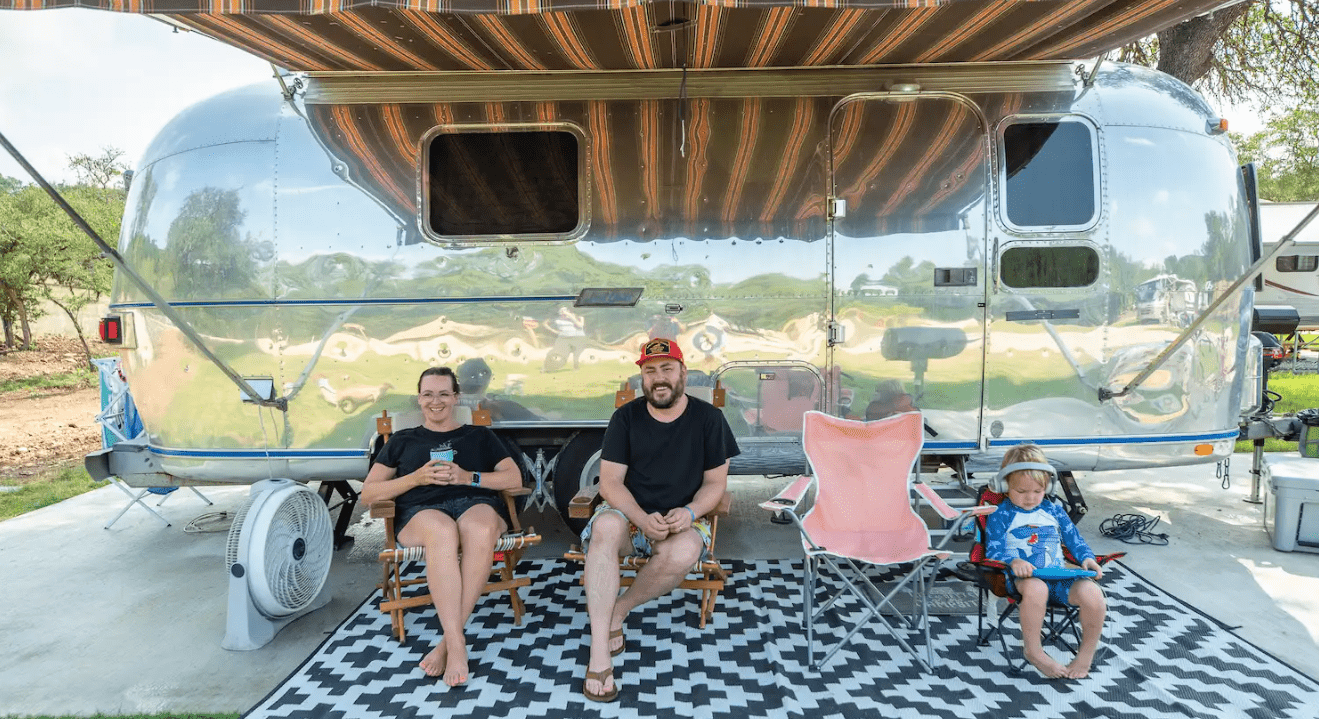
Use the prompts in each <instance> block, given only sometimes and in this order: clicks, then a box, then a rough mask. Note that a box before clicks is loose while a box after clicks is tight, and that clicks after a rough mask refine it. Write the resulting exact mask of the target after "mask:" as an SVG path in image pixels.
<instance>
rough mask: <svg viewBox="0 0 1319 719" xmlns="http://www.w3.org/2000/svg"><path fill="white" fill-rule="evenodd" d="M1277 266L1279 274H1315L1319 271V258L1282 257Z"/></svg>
mask: <svg viewBox="0 0 1319 719" xmlns="http://www.w3.org/2000/svg"><path fill="white" fill-rule="evenodd" d="M1275 264H1276V265H1277V267H1278V271H1279V272H1314V271H1315V270H1316V269H1319V256H1316V255H1281V256H1279V257H1278V259H1277V260H1276V261H1275Z"/></svg>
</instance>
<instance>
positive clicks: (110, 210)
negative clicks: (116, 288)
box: [0, 150, 126, 365]
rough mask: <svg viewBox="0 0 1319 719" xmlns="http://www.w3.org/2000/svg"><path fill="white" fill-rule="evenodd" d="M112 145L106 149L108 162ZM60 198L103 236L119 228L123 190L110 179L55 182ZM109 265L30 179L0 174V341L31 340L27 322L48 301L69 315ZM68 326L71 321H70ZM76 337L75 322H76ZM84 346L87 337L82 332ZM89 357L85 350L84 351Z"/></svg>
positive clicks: (100, 290)
mask: <svg viewBox="0 0 1319 719" xmlns="http://www.w3.org/2000/svg"><path fill="white" fill-rule="evenodd" d="M116 152H117V151H113V150H111V151H107V154H106V156H105V157H107V158H110V159H109V162H111V163H113V162H114V161H115V158H116V156H115V155H114V153H116ZM58 189H59V190H60V192H61V194H62V195H63V196H64V198H65V200H66V201H68V203H69V204H70V205H71V206H72V207H73V208H74V209H75V210H76V211H77V212H78V214H80V215H82V217H83V219H85V220H86V221H87V223H88V224H89V225H90V226H91V227H92V228H93V229H94V230H96V232H97V233H98V234H100V235H101V237H102V238H109V239H108V240H107V241H109V242H113V241H114V239H115V238H116V237H117V236H118V235H119V222H120V218H121V216H122V215H123V209H124V201H125V199H126V193H125V191H124V190H123V189H120V188H116V187H100V186H93V185H72V186H65V187H61V188H58ZM113 270H114V268H113V266H112V265H111V264H110V262H109V261H108V260H106V259H105V258H103V257H102V255H101V250H100V248H99V247H98V246H97V245H96V243H95V242H93V241H92V240H91V238H89V237H87V235H85V234H84V233H83V232H82V231H81V230H80V229H78V227H77V226H76V225H75V224H74V223H73V221H72V220H71V219H69V217H68V216H67V215H65V214H64V212H63V210H61V209H60V208H59V206H58V205H56V204H55V202H54V201H53V200H52V199H51V198H50V197H49V196H48V195H47V194H46V192H45V191H44V190H42V189H41V188H40V187H38V186H36V185H23V184H20V183H18V182H17V181H15V180H11V179H10V178H3V179H2V180H0V319H3V321H4V323H5V329H6V332H5V345H6V346H8V347H13V346H15V345H16V344H18V342H17V338H16V337H15V336H14V333H13V332H12V329H11V328H13V327H14V326H15V325H17V326H18V327H20V328H21V331H22V344H23V345H24V346H26V345H30V344H31V341H32V336H31V331H30V329H29V323H30V321H31V320H33V319H35V318H37V317H38V316H40V314H41V312H42V310H41V305H42V303H43V302H44V301H47V300H48V301H51V302H53V303H54V304H55V305H56V306H57V307H59V308H60V309H62V310H63V311H64V312H65V313H66V314H68V315H69V316H70V317H71V318H76V317H77V313H78V311H79V310H81V309H82V308H83V307H85V306H86V305H88V304H90V303H92V302H95V301H96V300H98V299H100V297H101V296H102V295H104V294H106V293H107V292H109V291H110V283H111V281H112V278H113ZM74 324H75V326H77V322H76V321H75V323H74ZM78 332H79V336H80V337H81V334H82V329H81V327H78ZM83 346H84V349H86V340H85V338H83ZM87 357H88V363H89V365H90V362H91V354H90V351H88V354H87Z"/></svg>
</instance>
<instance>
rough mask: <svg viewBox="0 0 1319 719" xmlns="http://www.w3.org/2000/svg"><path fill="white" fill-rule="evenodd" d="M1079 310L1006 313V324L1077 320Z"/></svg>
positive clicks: (1079, 313) (1079, 314)
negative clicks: (1029, 321)
mask: <svg viewBox="0 0 1319 719" xmlns="http://www.w3.org/2000/svg"><path fill="white" fill-rule="evenodd" d="M1079 319H1081V310H1017V311H1014V312H1009V313H1007V320H1008V322H1026V321H1028V320H1079Z"/></svg>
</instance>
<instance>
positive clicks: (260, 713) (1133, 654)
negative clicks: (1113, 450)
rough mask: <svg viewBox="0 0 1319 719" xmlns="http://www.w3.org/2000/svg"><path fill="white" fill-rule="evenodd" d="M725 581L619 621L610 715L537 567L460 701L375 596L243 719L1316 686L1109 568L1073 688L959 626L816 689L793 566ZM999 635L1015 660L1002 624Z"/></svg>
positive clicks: (1166, 702)
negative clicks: (621, 636) (922, 654)
mask: <svg viewBox="0 0 1319 719" xmlns="http://www.w3.org/2000/svg"><path fill="white" fill-rule="evenodd" d="M725 566H726V567H730V568H731V570H732V572H731V581H730V583H729V586H728V587H726V588H725V590H724V593H723V595H722V596H721V597H720V600H719V604H718V608H717V610H716V613H715V617H714V619H713V621H712V622H710V623H709V624H707V626H706V628H705V629H704V630H701V629H697V627H696V620H697V610H696V604H697V596H698V595H697V594H696V593H695V592H687V591H679V592H674V593H673V594H671V595H669V596H667V597H664V598H661V599H660V600H657V601H655V602H652V603H650V604H649V605H646V606H644V607H642V608H641V609H639V610H637V611H636V612H634V613H633V615H632V616H631V618H629V620H628V625H627V651H626V652H625V653H623V654H622V655H621V656H619V657H617V658H616V659H615V664H614V667H615V668H614V673H615V681H616V682H617V684H618V685H619V687H620V690H621V693H620V696H619V701H618V702H616V703H613V704H597V703H594V702H588V701H587V700H586V699H585V698H583V697H582V695H581V685H582V676H583V673H584V668H585V665H586V656H587V639H588V632H587V622H586V608H585V600H584V597H583V593H582V587H581V585H580V584H578V576H579V571H580V565H578V564H569V563H566V562H563V561H560V560H536V561H526V562H523V564H522V566H521V567H520V569H521V570H522V571H521V573H523V574H526V575H528V576H530V577H531V578H532V586H531V587H529V588H527V589H525V590H523V597H524V599H525V600H526V603H527V613H526V614H525V615H524V617H523V625H522V626H521V627H516V626H514V625H513V622H512V610H511V609H510V608H509V605H508V600H507V594H503V595H486V596H484V597H482V599H481V601H480V603H479V604H478V605H477V607H476V611H475V612H474V613H473V615H472V618H471V620H470V623H469V624H468V631H467V639H468V643H469V650H468V651H469V663H468V665H469V668H470V673H471V678H470V679H469V681H468V684H467V686H466V687H462V688H458V689H453V690H451V689H449V688H448V687H446V686H445V685H444V683H443V682H441V681H440V680H438V679H434V678H431V677H427V676H425V674H423V673H422V671H421V670H420V669H419V668H417V662H419V661H420V660H421V658H422V656H424V655H425V654H426V652H428V651H430V648H431V646H432V645H433V643H434V641H435V639H436V637H437V636H438V631H439V624H438V620H437V619H436V618H435V614H434V612H433V611H429V610H414V611H412V612H409V613H408V615H407V622H408V635H409V640H408V644H406V645H400V644H399V643H398V642H397V641H396V640H394V639H393V637H392V636H391V635H390V631H389V618H388V616H386V615H384V614H382V613H380V612H379V611H378V610H377V609H376V603H377V601H378V598H379V597H378V595H377V596H374V597H372V598H370V599H369V600H368V601H366V602H365V603H363V605H362V606H361V607H359V608H358V610H357V611H356V612H354V614H353V615H352V616H350V617H349V618H348V619H347V620H345V622H344V623H343V624H342V625H341V626H340V627H339V628H338V630H337V631H335V633H334V634H333V635H332V636H331V637H330V638H329V639H327V640H326V641H325V643H324V644H322V645H321V647H320V648H319V649H317V651H316V652H315V654H313V655H312V656H311V657H310V658H309V659H308V660H307V661H306V662H304V663H303V665H302V666H301V667H299V668H298V669H297V671H295V672H294V673H293V674H292V675H291V676H289V678H288V679H287V680H285V681H284V682H283V683H282V684H281V685H280V686H279V687H277V688H276V689H275V690H274V691H272V692H271V693H270V695H269V696H267V697H266V698H265V699H263V700H262V701H261V702H259V703H258V704H257V705H256V706H255V707H253V708H252V709H251V710H250V711H249V712H248V713H247V714H245V715H244V717H245V719H275V718H281V719H283V718H287V719H327V718H335V717H343V718H352V719H357V718H359V717H360V718H363V719H376V718H379V719H397V718H402V717H407V718H411V717H419V718H420V717H469V716H471V717H519V718H521V717H536V718H539V717H546V718H547V719H548V718H553V719H558V718H559V717H565V716H578V715H583V714H589V715H591V716H596V715H598V716H602V717H647V718H649V717H657V718H658V717H663V718H665V719H668V718H669V717H672V716H682V717H730V718H732V717H784V718H787V717H811V718H812V719H814V718H815V717H871V716H873V717H884V718H885V719H888V718H891V717H913V718H916V717H919V718H924V717H949V718H951V717H959V718H961V717H971V716H976V717H979V716H992V717H1023V718H1034V717H1038V718H1039V719H1058V718H1062V719H1082V718H1091V717H1093V718H1096V719H1099V718H1102V719H1120V718H1123V717H1131V718H1132V719H1162V718H1164V717H1197V718H1204V719H1234V718H1237V717H1241V718H1250V719H1286V718H1295V719H1305V718H1309V719H1313V718H1314V717H1316V716H1319V683H1316V682H1315V681H1314V680H1313V679H1311V678H1309V677H1307V676H1305V675H1303V674H1301V673H1299V672H1298V671H1296V670H1294V669H1292V668H1291V667H1289V666H1287V665H1286V664H1284V663H1282V662H1280V661H1278V660H1277V659H1275V658H1273V657H1272V656H1270V655H1269V654H1267V653H1265V652H1264V651H1262V650H1260V649H1258V648H1257V647H1255V646H1253V645H1251V644H1249V643H1247V642H1245V641H1243V640H1242V639H1240V638H1238V637H1237V636H1235V635H1234V634H1232V632H1230V631H1228V630H1227V629H1224V628H1223V627H1221V626H1219V625H1218V624H1217V623H1215V622H1214V621H1213V620H1211V619H1209V618H1207V617H1206V616H1204V615H1202V614H1200V613H1199V612H1197V611H1195V610H1194V609H1193V608H1191V607H1189V606H1187V605H1186V604H1184V603H1182V602H1181V601H1180V600H1177V599H1175V598H1173V597H1171V596H1169V595H1168V594H1167V593H1165V592H1163V591H1162V590H1160V589H1159V588H1157V587H1155V586H1154V585H1152V584H1150V583H1149V582H1146V581H1144V580H1143V579H1141V578H1140V577H1138V576H1136V575H1134V574H1133V573H1132V572H1131V571H1130V570H1128V569H1127V568H1126V567H1123V566H1121V565H1120V564H1117V565H1109V568H1108V570H1107V571H1106V572H1105V576H1104V581H1103V584H1104V590H1105V593H1106V595H1107V597H1108V604H1109V609H1108V619H1107V621H1106V622H1105V625H1104V638H1103V641H1102V644H1101V649H1100V653H1099V656H1098V657H1097V659H1096V661H1095V665H1094V667H1093V668H1092V669H1091V673H1090V676H1089V677H1087V678H1086V679H1082V680H1077V681H1046V680H1044V679H1042V678H1040V677H1039V676H1038V674H1036V673H1035V672H1034V671H1032V670H1029V669H1028V670H1027V671H1026V672H1024V673H1023V674H1022V675H1020V676H1014V675H1011V674H1009V673H1008V670H1007V667H1006V665H1005V663H1004V660H1003V656H1002V654H1001V652H1000V649H999V646H998V643H997V642H994V643H993V644H991V645H990V646H986V647H979V646H976V645H975V637H976V617H975V616H965V615H941V616H933V617H931V624H932V629H931V632H932V637H933V643H934V646H935V647H936V648H937V650H938V651H939V659H938V662H939V667H938V669H937V670H936V672H935V673H933V674H930V673H927V672H924V671H922V670H921V668H920V665H919V664H917V663H916V662H914V661H913V659H912V658H911V656H910V655H907V654H906V653H904V652H903V651H902V650H901V649H900V648H899V647H898V645H897V643H896V642H894V641H893V639H892V638H891V637H889V636H887V635H886V634H885V633H884V632H883V630H882V629H879V630H876V629H875V628H873V627H872V628H867V629H865V630H862V631H861V632H860V633H858V634H857V636H855V637H853V638H852V639H851V640H850V641H849V642H848V644H847V645H846V646H845V647H844V648H843V649H842V650H840V651H839V652H838V653H837V654H836V655H834V657H833V658H832V659H831V660H830V661H829V663H828V664H827V665H825V667H824V669H823V670H822V671H821V672H820V673H818V674H816V673H813V672H811V671H809V670H808V669H806V668H805V667H804V666H803V662H802V659H803V655H804V652H803V650H802V647H803V645H804V643H805V638H804V634H803V633H802V632H801V630H800V621H799V616H800V598H801V562H800V561H789V560H774V561H755V562H725ZM948 581H958V580H956V579H952V580H948ZM1009 631H1010V632H1011V634H1010V636H1009V644H1010V646H1011V647H1012V649H1013V651H1014V657H1015V656H1016V654H1017V652H1019V646H1020V644H1019V642H1020V640H1019V636H1020V635H1019V634H1018V633H1017V630H1016V626H1015V623H1012V625H1011V629H1010V630H1009ZM838 632H839V634H838V636H841V632H842V630H841V629H839V630H838ZM817 651H818V650H817ZM1053 653H1054V656H1055V658H1058V659H1059V660H1061V661H1063V662H1064V663H1066V662H1067V661H1069V659H1070V657H1068V656H1065V655H1062V654H1059V653H1058V652H1057V651H1056V650H1053Z"/></svg>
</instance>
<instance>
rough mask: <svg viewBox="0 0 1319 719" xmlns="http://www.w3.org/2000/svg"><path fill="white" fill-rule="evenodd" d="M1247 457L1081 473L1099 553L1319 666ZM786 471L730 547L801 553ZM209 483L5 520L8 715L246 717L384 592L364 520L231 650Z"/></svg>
mask: <svg viewBox="0 0 1319 719" xmlns="http://www.w3.org/2000/svg"><path fill="white" fill-rule="evenodd" d="M1316 461H1319V460H1316ZM1247 467H1248V462H1247V460H1246V458H1245V457H1241V458H1239V459H1238V462H1237V464H1236V466H1235V472H1234V475H1233V476H1234V484H1233V486H1232V488H1231V489H1229V490H1223V489H1221V488H1220V487H1219V483H1220V480H1219V479H1218V478H1217V477H1216V476H1215V472H1214V466H1213V465H1210V466H1207V467H1206V466H1200V467H1185V468H1174V469H1159V470H1133V471H1125V472H1113V473H1103V474H1081V475H1080V476H1079V479H1080V483H1081V486H1082V488H1083V490H1084V492H1085V494H1086V497H1087V500H1088V501H1089V504H1090V508H1091V511H1090V515H1089V517H1088V518H1087V519H1085V520H1084V521H1083V522H1082V523H1081V525H1080V528H1081V531H1082V533H1083V534H1084V535H1085V536H1086V537H1087V539H1088V540H1090V542H1091V544H1092V546H1093V547H1094V548H1095V550H1096V551H1098V552H1110V551H1124V550H1125V551H1127V552H1129V554H1128V556H1127V558H1126V559H1125V560H1124V562H1125V563H1126V564H1127V565H1128V566H1129V567H1131V568H1132V569H1134V570H1135V571H1136V572H1138V573H1140V574H1141V575H1143V576H1144V577H1145V578H1146V579H1148V580H1150V581H1151V582H1153V583H1154V584H1156V585H1158V586H1159V587H1161V588H1163V589H1165V590H1167V591H1168V592H1170V593H1172V594H1173V595H1174V596H1177V597H1178V598H1180V599H1183V600H1185V601H1187V602H1189V603H1190V604H1191V605H1193V606H1195V607H1196V608H1198V609H1200V610H1201V611H1203V612H1205V613H1206V614H1208V615H1210V616H1212V617H1214V618H1216V619H1219V620H1221V621H1222V622H1223V623H1224V624H1226V625H1228V626H1238V625H1239V626H1241V629H1239V630H1237V631H1238V634H1240V635H1241V636H1242V637H1243V638H1245V639H1247V640H1248V641H1250V642H1252V643H1254V644H1257V645H1259V646H1260V647H1262V648H1264V649H1265V650H1267V651H1269V652H1271V653H1273V654H1274V655H1276V656H1278V657H1279V658H1281V659H1283V660H1284V661H1287V662H1288V663H1290V664H1292V665H1293V666H1295V667H1297V668H1298V669H1299V670H1301V671H1302V672H1305V673H1307V674H1309V675H1310V676H1312V677H1319V554H1307V553H1284V552H1277V551H1274V550H1273V549H1272V546H1271V544H1270V542H1269V538H1268V536H1267V535H1266V534H1265V532H1264V529H1263V526H1262V510H1261V508H1260V507H1258V506H1256V505H1250V504H1246V503H1244V502H1242V499H1243V498H1244V497H1246V495H1247V493H1248V491H1249V486H1248V482H1249V474H1248V472H1247ZM786 482H787V480H784V479H764V478H743V477H736V478H732V479H731V480H730V487H731V488H732V489H733V492H734V496H735V498H736V499H735V502H734V511H733V515H732V516H731V517H729V518H728V519H727V520H726V521H724V522H722V523H721V528H720V540H719V541H720V548H721V552H720V554H721V556H722V557H723V558H727V559H771V558H777V557H790V558H797V557H800V556H801V544H800V540H799V539H798V536H797V533H796V530H795V529H794V528H793V527H791V526H783V525H774V524H770V522H769V521H768V515H767V514H766V513H764V511H763V510H761V509H759V508H758V507H756V504H758V503H759V502H760V501H762V500H764V499H766V498H768V497H770V496H773V495H774V494H775V493H776V492H777V491H778V490H779V489H781V488H782V486H783V485H784V484H786ZM203 491H204V492H205V493H206V494H207V496H209V497H210V498H211V499H212V500H213V501H215V503H216V505H215V506H214V507H207V506H205V505H204V504H202V503H201V502H200V501H199V500H197V499H196V498H195V497H194V496H191V495H190V493H186V492H179V493H176V494H175V495H173V496H172V497H171V498H170V500H169V501H168V502H167V503H165V505H164V506H163V507H161V508H159V511H160V512H161V513H162V514H164V515H165V516H166V517H167V518H169V519H170V520H171V521H172V522H173V526H170V527H166V526H165V525H164V524H163V523H162V522H160V521H159V520H158V519H156V518H155V517H152V516H151V515H149V514H147V513H146V512H144V511H142V510H141V509H140V508H134V509H132V510H131V511H130V512H129V513H128V514H126V515H125V516H124V517H123V518H122V519H120V520H119V522H118V523H117V524H115V526H114V528H113V529H111V530H105V529H103V528H102V527H103V525H104V524H105V522H106V521H107V520H108V519H109V518H111V517H113V516H114V514H115V513H116V512H117V511H118V510H119V509H120V508H121V507H122V506H123V504H124V502H125V501H126V497H124V495H123V494H122V493H121V492H119V491H118V490H117V489H115V488H113V487H105V488H102V489H99V490H96V491H94V492H90V493H87V494H85V495H82V496H79V497H75V498H73V499H71V500H68V501H66V502H63V503H60V504H58V505H55V506H52V507H47V508H44V509H42V510H38V511H36V512H32V513H29V514H26V515H23V516H21V517H17V518H14V519H11V520H7V521H5V522H0V603H2V605H3V606H5V607H6V608H7V612H6V619H5V626H4V630H3V632H2V633H0V697H2V698H3V699H0V715H8V716H23V715H28V714H54V715H62V714H78V715H90V714H94V713H97V712H101V713H105V714H112V715H113V714H124V713H131V712H163V711H174V712H217V711H245V710H247V709H249V708H250V707H252V706H253V705H254V704H256V703H257V702H258V701H260V700H261V699H262V698H263V697H264V696H265V695H266V694H267V693H268V692H269V691H270V690H272V689H273V688H274V687H275V686H277V685H278V684H279V683H280V682H281V681H282V680H283V679H284V678H285V677H286V676H287V675H288V674H289V673H291V672H292V671H293V670H294V669H296V668H297V667H298V665H299V664H301V663H302V662H303V661H304V660H305V659H306V658H307V657H308V656H310V655H311V653H312V652H313V651H314V650H315V648H316V647H317V646H318V645H319V644H320V643H321V641H323V640H324V638H325V637H326V635H327V634H328V633H330V632H332V631H333V630H334V628H335V627H336V626H337V625H338V623H339V622H340V621H342V620H343V619H344V618H345V617H347V616H348V615H349V614H350V612H351V611H352V610H353V609H355V608H356V607H357V606H358V605H359V604H360V603H361V602H362V601H363V600H364V599H365V598H366V597H367V596H368V595H369V594H371V592H373V591H374V586H375V582H376V581H377V578H378V576H377V575H378V572H379V569H378V565H377V564H376V561H375V553H376V552H377V551H378V548H379V546H381V545H383V530H382V528H381V527H380V523H379V522H371V521H369V520H360V518H359V521H358V522H357V523H355V524H354V525H353V527H352V529H351V530H350V533H351V534H353V535H354V536H355V537H356V539H357V541H356V542H354V543H353V545H350V547H349V548H346V549H344V550H342V551H340V552H337V553H336V554H335V558H334V564H333V565H332V568H331V577H330V581H331V582H332V586H333V600H332V601H331V602H330V604H329V605H328V606H327V607H325V608H323V609H320V610H318V611H316V612H313V613H312V614H310V615H308V616H306V617H303V618H301V619H299V620H297V621H295V622H294V623H293V624H291V625H289V626H288V627H286V628H285V629H284V630H283V631H282V632H280V633H279V634H278V635H276V636H275V639H274V640H273V641H272V642H271V643H270V644H268V645H266V646H265V647H263V648H261V649H257V650H254V651H250V652H230V651H225V650H223V649H221V648H220V640H221V639H222V638H223V636H224V628H225V617H226V611H227V610H226V601H227V591H228V577H227V575H226V574H225V571H224V552H225V542H226V539H227V536H228V534H227V529H226V530H224V531H218V532H211V533H189V532H186V531H185V526H186V525H187V524H188V522H189V521H190V520H192V519H194V518H196V517H198V515H201V514H203V513H206V512H212V511H220V510H225V511H229V512H231V513H232V512H233V511H235V510H236V509H237V508H238V507H239V506H240V505H241V504H242V502H243V501H245V499H246V497H247V493H248V490H247V488H246V487H223V488H208V489H205V490H203ZM1128 512H1141V513H1144V514H1158V515H1159V516H1162V517H1164V526H1161V527H1160V531H1167V532H1168V533H1169V534H1170V544H1169V546H1166V547H1153V546H1148V545H1130V546H1129V545H1124V544H1122V543H1120V542H1116V541H1113V540H1108V539H1104V538H1103V537H1101V536H1100V534H1099V523H1100V521H1101V520H1102V519H1104V518H1106V517H1110V516H1113V515H1114V514H1117V513H1128ZM523 523H524V524H531V525H534V526H535V527H536V529H537V530H538V531H540V532H541V534H542V535H543V536H544V537H545V540H544V542H543V543H542V544H541V545H540V546H539V547H537V548H536V550H535V551H534V552H532V553H531V554H532V556H537V557H556V556H559V555H561V554H562V553H563V551H564V550H566V549H567V546H568V544H569V543H570V542H571V541H573V537H572V535H571V533H570V532H569V531H568V530H567V529H566V527H564V526H563V524H562V522H561V521H559V519H558V516H557V514H555V513H554V512H553V511H552V510H550V511H534V510H533V511H529V512H526V513H524V515H523ZM574 611H585V608H584V607H579V608H576V609H575V610H574ZM380 640H381V641H392V640H391V639H390V638H389V637H387V636H381V638H380Z"/></svg>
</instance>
